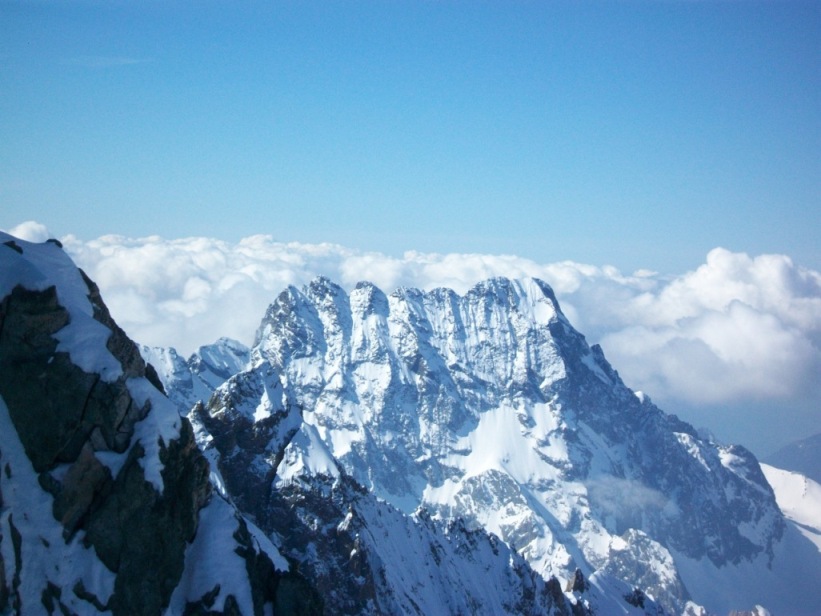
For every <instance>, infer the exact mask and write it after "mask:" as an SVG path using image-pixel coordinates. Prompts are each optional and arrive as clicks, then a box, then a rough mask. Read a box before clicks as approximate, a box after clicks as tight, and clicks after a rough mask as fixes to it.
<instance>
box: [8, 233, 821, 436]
mask: <svg viewBox="0 0 821 616" xmlns="http://www.w3.org/2000/svg"><path fill="white" fill-rule="evenodd" d="M11 233H12V234H16V235H18V236H22V237H24V238H26V239H33V240H35V241H36V240H41V241H42V240H43V239H46V238H47V237H48V235H49V234H48V230H47V229H46V228H45V227H44V226H43V225H40V224H38V223H34V222H29V223H24V224H22V225H20V226H18V227H16V228H15V229H13V230H11ZM62 241H63V243H64V245H65V248H66V250H67V251H68V252H69V253H70V254H71V255H72V256H73V257H74V259H75V260H76V261H77V263H78V264H79V265H80V266H81V267H83V268H84V269H85V270H86V272H87V273H88V274H89V275H90V276H91V278H92V279H94V280H96V282H97V283H98V284H99V286H100V288H101V290H102V292H103V296H104V298H105V300H106V303H107V304H108V305H109V308H110V309H111V312H112V314H113V315H114V317H115V318H116V319H117V321H118V322H119V323H120V324H121V326H122V327H123V328H124V329H125V330H126V331H127V332H128V333H129V334H130V335H131V336H132V337H133V338H135V339H136V340H138V341H139V342H141V343H144V344H149V345H173V346H175V347H177V349H178V350H179V351H180V352H181V353H183V354H188V353H190V352H192V351H193V350H195V349H196V347H197V346H199V345H202V344H207V343H209V342H212V341H213V340H215V339H216V338H217V337H219V336H230V337H233V338H237V339H239V340H241V341H243V342H245V343H250V342H251V340H252V338H253V334H254V332H255V331H256V328H257V325H258V323H259V320H260V318H261V317H262V315H263V313H264V311H265V309H266V307H267V306H268V304H269V303H270V302H272V301H273V300H274V298H276V296H277V295H278V294H279V293H280V292H281V291H282V289H283V288H285V287H286V286H287V285H289V284H295V285H302V284H305V283H307V282H309V281H310V280H311V279H313V278H314V277H316V276H318V275H320V274H321V275H325V276H328V277H329V278H331V279H332V280H335V281H337V282H338V283H339V284H341V285H342V286H343V287H346V288H347V289H351V288H353V286H354V285H355V284H356V283H357V282H358V281H360V280H370V281H371V282H373V283H374V284H376V285H377V286H379V287H381V288H382V289H383V290H385V291H386V292H388V293H390V292H391V291H392V290H394V289H395V288H397V287H399V286H415V287H421V288H424V289H431V288H434V287H437V286H448V287H451V288H454V289H455V290H456V291H457V292H465V291H466V290H467V289H469V288H470V287H471V286H472V285H473V284H475V283H476V282H479V281H480V280H483V279H486V278H488V277H491V276H508V277H510V278H519V277H526V276H535V277H539V278H542V279H543V280H545V281H546V282H548V283H549V284H550V285H551V286H553V288H554V290H555V291H556V294H557V296H558V298H559V300H560V302H561V305H562V309H563V310H564V312H565V314H566V315H567V316H568V318H569V319H570V320H571V322H572V323H573V324H574V325H575V326H576V327H577V328H578V329H579V330H580V331H581V332H583V333H584V334H585V335H586V336H587V338H588V340H589V341H590V342H591V343H593V342H600V343H601V344H602V346H603V348H604V350H605V353H606V355H607V357H608V359H609V360H610V361H611V363H613V365H614V367H616V368H617V369H618V371H619V373H620V374H621V375H622V377H623V378H624V380H625V382H626V383H627V384H628V385H629V386H631V387H633V388H634V389H640V390H643V391H645V392H647V393H649V394H650V395H651V396H652V397H653V398H654V399H655V400H657V401H658V402H660V403H661V404H662V406H663V407H665V408H667V409H668V410H670V409H671V407H672V409H674V410H677V412H680V414H682V415H684V417H685V419H687V418H688V417H687V415H686V413H683V412H681V411H680V410H679V409H680V408H687V407H690V408H696V407H697V408H707V407H709V408H722V407H728V408H729V407H730V406H733V405H736V406H738V405H740V404H748V403H749V404H750V405H751V408H752V406H755V408H756V409H758V410H757V411H756V413H757V415H755V416H752V415H751V416H750V417H748V418H745V419H744V420H745V421H748V422H750V425H751V426H752V425H754V424H755V422H759V423H761V422H765V423H766V422H767V421H770V422H777V421H779V419H780V417H779V414H783V412H784V409H789V408H798V407H801V408H802V409H804V410H803V411H802V412H804V415H805V419H807V421H809V422H815V425H821V421H818V420H819V419H821V417H819V413H821V409H820V408H819V406H818V403H817V400H818V399H819V396H820V395H821V389H819V385H818V382H819V381H821V378H819V377H821V274H819V272H816V271H813V270H809V269H806V268H802V267H800V266H798V265H796V264H794V263H793V262H792V261H791V260H790V259H789V258H788V257H786V256H783V255H761V256H757V257H750V256H748V255H746V254H740V253H732V252H729V251H727V250H724V249H721V248H717V249H715V250H713V251H711V252H710V253H709V254H708V255H707V258H706V261H705V263H704V264H703V265H701V266H700V267H699V268H697V269H696V270H695V271H692V272H687V273H684V274H681V275H678V276H674V277H664V276H660V275H658V274H655V273H653V272H650V271H646V270H645V271H638V272H635V273H633V274H630V275H625V274H622V273H621V272H619V271H618V270H616V269H615V268H612V267H597V266H592V265H587V264H580V263H574V262H570V261H565V262H559V263H548V264H539V263H536V262H534V261H531V260H529V259H525V258H522V257H517V256H513V255H479V254H429V253H418V252H408V253H405V254H404V255H403V256H401V257H391V256H387V255H384V254H380V253H368V252H361V251H357V250H353V249H350V248H346V247H344V246H339V245H334V244H299V243H283V242H277V241H274V240H273V239H272V238H271V237H269V236H263V235H258V236H253V237H248V238H245V239H243V240H241V241H240V242H238V243H229V242H224V241H220V240H216V239H208V238H184V239H175V240H167V239H162V238H159V237H148V238H140V239H134V238H125V237H120V236H104V237H100V238H97V239H95V240H91V241H82V240H80V239H78V238H76V237H73V236H68V237H65V238H63V239H62ZM768 408H769V409H770V411H768V412H770V415H769V416H767V415H766V412H767V411H766V409H768ZM810 408H811V409H812V410H811V411H807V409H810ZM762 409H765V410H762ZM728 412H729V411H728ZM808 413H809V414H808ZM690 420H691V421H696V420H694V419H693V418H692V417H690ZM807 421H805V422H804V425H808V424H807ZM702 423H707V424H708V425H709V427H711V428H715V427H716V426H715V422H712V424H711V421H710V420H709V418H708V420H705V421H704V422H702ZM782 423H783V422H782ZM710 424H711V425H710ZM796 429H798V428H796ZM719 432H720V430H719Z"/></svg>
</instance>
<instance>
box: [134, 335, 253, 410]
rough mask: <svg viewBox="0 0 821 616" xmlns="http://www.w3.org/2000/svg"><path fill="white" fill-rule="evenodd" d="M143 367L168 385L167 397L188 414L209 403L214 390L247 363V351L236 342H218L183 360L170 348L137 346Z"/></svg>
mask: <svg viewBox="0 0 821 616" xmlns="http://www.w3.org/2000/svg"><path fill="white" fill-rule="evenodd" d="M140 354H141V355H142V357H143V359H144V360H145V361H146V363H148V364H150V365H151V366H153V367H154V369H155V370H156V371H157V373H158V376H159V378H160V380H161V381H162V382H163V383H165V384H167V385H168V387H167V394H168V397H169V398H170V399H171V401H172V402H174V403H175V404H176V405H177V406H178V407H179V408H180V409H185V412H188V410H189V409H191V407H193V406H194V405H195V404H196V403H197V402H198V401H200V400H208V398H210V397H211V394H212V393H214V390H215V389H216V388H217V387H219V386H220V385H222V384H223V383H224V382H225V381H227V380H228V379H229V378H230V377H231V376H233V375H234V374H236V373H238V372H239V371H240V370H242V369H243V368H244V367H245V366H246V364H247V363H248V358H249V356H250V349H248V347H246V346H245V345H244V344H242V343H241V342H238V341H237V340H232V339H230V338H220V339H219V340H217V341H216V342H215V343H213V344H209V345H206V346H202V347H200V348H199V349H197V350H196V352H194V353H193V354H191V356H190V357H189V358H188V359H187V360H186V359H183V358H182V357H180V356H179V354H178V353H177V351H176V350H175V349H173V348H170V347H166V348H161V347H148V346H145V345H142V346H140Z"/></svg>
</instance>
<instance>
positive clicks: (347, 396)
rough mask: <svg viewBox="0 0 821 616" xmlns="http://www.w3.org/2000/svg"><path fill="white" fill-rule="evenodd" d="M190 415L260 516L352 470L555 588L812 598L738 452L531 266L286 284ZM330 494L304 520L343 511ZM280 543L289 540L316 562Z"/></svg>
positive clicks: (747, 605)
mask: <svg viewBox="0 0 821 616" xmlns="http://www.w3.org/2000/svg"><path fill="white" fill-rule="evenodd" d="M172 388H173V386H172ZM191 417H192V421H194V423H195V426H196V427H197V431H198V435H199V436H198V438H199V439H200V442H201V444H202V446H203V447H204V448H205V449H206V451H208V450H209V449H211V450H212V453H211V454H210V455H211V459H212V460H214V461H215V462H216V463H217V466H218V468H220V469H221V471H222V473H223V474H224V475H225V476H224V477H222V480H223V481H224V484H223V485H224V486H225V489H226V491H227V493H229V494H232V495H234V497H235V498H236V500H237V502H238V503H239V506H240V508H242V509H243V510H244V511H246V512H248V513H250V514H252V515H253V516H254V519H255V520H256V521H257V522H258V523H259V525H260V526H261V527H262V528H264V529H265V530H266V531H268V532H271V533H277V532H279V531H278V530H277V529H279V528H280V526H279V525H278V522H277V520H280V519H281V518H282V516H278V514H277V513H276V512H278V511H280V512H281V511H285V510H291V509H293V508H294V507H295V506H296V504H298V503H300V502H302V500H305V501H309V502H314V501H313V499H317V498H319V497H318V496H317V495H318V494H325V495H326V496H327V494H328V493H329V492H328V491H329V490H331V488H328V481H330V482H331V484H330V485H332V486H333V485H336V484H335V483H334V481H344V482H349V481H353V482H354V484H356V485H359V486H362V487H363V488H365V492H364V493H363V494H365V495H371V496H368V498H373V499H376V500H377V501H378V500H383V501H385V502H386V503H388V504H390V506H391V511H395V512H400V513H403V514H404V515H406V516H419V512H420V511H424V512H427V515H428V516H429V517H430V518H431V519H432V520H433V521H435V522H438V523H440V524H441V525H443V528H447V527H449V526H450V525H453V524H457V523H458V524H463V525H464V527H465V529H466V530H468V531H471V530H473V531H480V532H483V533H484V532H486V533H490V534H492V535H493V536H496V537H498V538H500V539H501V540H502V542H503V543H504V544H505V545H506V546H508V547H509V548H510V549H511V550H513V551H514V552H515V553H516V554H518V555H520V556H521V557H522V558H523V559H524V562H526V563H527V564H528V566H529V567H530V568H531V569H533V570H534V571H535V572H537V573H538V574H540V575H541V576H542V577H543V578H544V579H546V580H550V579H551V578H552V577H555V578H557V579H558V582H559V584H560V586H561V587H563V588H566V587H567V586H568V585H569V586H570V587H572V585H573V584H572V581H573V579H574V578H575V576H576V571H577V570H578V571H579V572H580V573H581V574H582V576H583V578H584V579H586V580H588V583H590V582H594V581H596V580H605V579H606V580H619V581H620V583H622V584H626V587H628V588H638V589H642V591H643V592H644V593H646V595H647V596H648V597H652V598H653V599H655V600H656V601H657V602H658V604H659V605H661V606H664V607H665V608H666V609H668V610H669V611H671V612H682V611H684V610H691V611H695V610H696V609H697V608H696V606H695V604H699V605H703V606H705V607H706V608H707V609H708V610H710V611H713V612H715V613H726V612H728V611H730V610H742V609H752V608H753V607H754V606H755V605H763V606H765V607H767V608H769V609H771V610H773V611H774V613H778V612H779V611H781V612H783V613H791V614H800V613H805V614H810V613H814V612H815V611H816V609H817V606H818V605H821V592H819V590H818V587H819V584H818V583H817V582H818V581H819V580H818V574H817V571H821V560H819V559H818V554H817V550H815V547H814V546H813V545H812V544H811V543H810V542H809V541H807V540H806V538H804V537H803V536H801V535H800V533H798V532H797V531H795V529H794V528H793V527H792V526H788V525H787V524H786V523H785V520H784V517H783V515H782V513H781V511H780V510H779V508H778V505H777V504H776V501H775V498H774V495H773V491H772V489H771V488H770V486H769V484H768V482H767V480H766V479H765V477H764V475H763V474H762V472H761V469H760V467H759V465H758V462H757V461H756V460H755V458H754V456H753V455H752V454H751V453H750V452H748V451H747V450H745V449H744V448H743V447H740V446H723V445H718V444H716V443H712V442H709V441H705V440H703V439H702V438H700V437H699V436H698V434H697V433H696V431H695V430H694V429H693V428H692V427H691V426H689V425H688V424H686V423H684V422H682V421H680V420H678V419H677V418H675V417H674V416H669V415H666V414H664V413H663V412H662V411H660V410H659V409H658V408H657V407H655V405H653V403H652V402H651V401H650V399H649V398H648V397H647V396H644V395H642V394H636V393H634V392H632V391H631V390H630V389H628V388H627V387H626V386H625V385H624V383H623V382H622V381H621V379H620V378H619V376H618V374H617V373H616V372H615V371H614V370H613V369H612V367H611V366H610V365H609V364H608V363H607V361H606V360H605V358H604V355H603V353H602V350H601V349H600V348H599V347H597V346H593V347H590V346H588V344H587V343H586V341H585V339H584V337H583V336H582V335H581V334H579V333H578V332H577V331H576V330H575V329H573V327H572V326H571V325H570V323H569V322H568V321H567V319H566V318H565V317H564V315H563V314H562V312H561V310H560V308H559V306H558V303H557V301H556V299H555V296H554V295H553V293H552V291H551V289H550V288H549V287H548V286H547V285H546V284H544V283H543V282H541V281H538V280H527V281H509V280H505V279H494V280H490V281H487V282H485V283H482V284H480V285H478V286H476V287H475V288H474V289H472V290H471V291H469V292H468V293H466V294H465V295H464V296H459V295H457V294H455V293H454V292H452V291H448V290H445V289H438V290H435V291H432V292H422V291H419V290H413V289H400V290H398V291H396V292H394V293H392V294H391V295H390V296H386V295H385V294H384V293H383V292H382V291H380V290H379V289H377V288H375V287H374V286H373V285H370V284H368V283H361V284H360V285H358V286H357V287H356V288H355V289H354V290H353V291H352V292H351V293H350V294H348V293H346V292H345V291H344V290H343V289H341V288H340V287H338V286H337V285H335V284H333V283H332V282H330V281H329V280H326V279H322V278H320V279H317V280H316V281H314V282H313V283H312V284H310V285H308V286H307V287H305V288H304V289H301V290H300V289H296V288H294V287H289V288H288V289H286V290H285V291H284V292H283V293H282V294H281V295H280V296H279V297H278V298H277V300H276V301H275V302H274V303H273V304H272V305H271V306H270V308H269V309H268V311H267V313H266V314H265V316H264V318H263V320H262V323H261V325H260V328H259V330H258V333H257V338H256V342H255V345H254V347H253V348H252V350H251V354H250V360H249V363H248V366H247V368H246V369H245V370H244V371H243V372H241V373H239V374H238V375H236V376H235V377H232V378H231V379H229V380H228V381H226V382H225V383H224V384H223V385H221V386H220V387H219V388H217V390H216V392H215V394H214V397H213V398H212V399H211V401H210V402H209V403H208V404H207V405H205V406H199V407H197V408H196V409H195V410H194V412H193V413H192V415H191ZM217 424H219V425H217ZM230 425H237V426H241V429H239V430H235V431H232V430H230V429H228V426H230ZM217 450H218V453H216V452H217ZM241 469H252V471H251V472H252V474H254V475H255V476H256V477H257V479H256V480H254V481H253V482H251V484H253V485H255V486H257V488H255V489H252V490H249V489H248V488H247V486H243V482H244V481H245V480H243V478H242V472H241ZM246 475H247V476H248V475H249V473H248V472H246ZM263 486H267V490H265V489H259V488H262V487H263ZM287 495H290V496H287ZM283 498H284V499H285V500H286V501H287V506H286V505H284V504H283ZM363 498H365V496H363ZM289 499H290V500H289ZM325 500H327V499H325ZM331 500H333V499H331ZM345 500H346V499H345V498H342V500H341V501H340V508H339V511H336V512H334V513H328V514H327V515H326V516H318V517H317V519H319V520H324V522H323V523H324V524H325V525H326V526H329V525H330V524H331V522H332V521H335V522H338V523H339V524H342V521H341V520H339V517H340V516H341V515H342V508H341V507H342V505H341V503H344V502H345ZM323 502H325V501H323ZM362 509H363V510H366V509H367V507H365V506H363V507H362ZM307 511H308V513H306V514H305V516H306V519H308V518H310V517H311V515H316V514H311V513H310V507H308V508H307ZM392 515H393V514H392ZM360 518H363V519H366V520H368V517H367V516H366V515H364V514H360ZM302 523H306V522H305V520H304V519H303V520H302ZM372 523H373V522H372V521H368V522H367V523H366V526H367V527H368V528H371V526H370V524H372ZM337 527H339V526H337ZM386 533H387V534H386V536H388V535H390V531H386ZM289 541H290V540H289V538H288V537H283V538H282V539H281V542H280V545H281V546H285V547H283V550H284V551H285V552H286V553H289V554H290V555H292V556H293V557H295V558H298V559H303V560H304V561H305V562H313V563H314V566H317V563H320V562H322V559H321V558H318V557H316V555H314V556H315V557H314V558H313V560H312V558H311V550H316V549H317V548H316V546H313V547H312V545H311V544H310V542H307V543H304V544H300V545H296V544H294V543H293V542H292V541H291V542H289ZM383 562H384V561H383ZM309 566H310V565H309ZM377 586H378V584H377ZM601 586H602V588H600V589H599V591H597V592H600V594H602V595H603V596H611V595H612V594H613V593H611V594H610V595H608V592H607V591H606V590H603V587H604V586H606V584H605V583H604V582H601ZM615 594H616V595H618V594H621V596H622V597H623V596H624V593H615ZM374 596H376V595H374ZM393 596H394V597H395V593H394V595H393ZM648 601H649V599H648ZM377 603H378V601H377ZM583 604H584V603H583V602H580V603H579V605H583ZM586 605H588V606H589V605H590V602H589V601H588V602H587V604H586Z"/></svg>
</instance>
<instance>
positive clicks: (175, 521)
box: [0, 235, 321, 614]
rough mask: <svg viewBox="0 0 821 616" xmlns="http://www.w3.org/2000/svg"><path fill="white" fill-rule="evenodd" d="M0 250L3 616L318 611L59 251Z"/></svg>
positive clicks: (20, 245) (33, 247)
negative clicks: (224, 492)
mask: <svg viewBox="0 0 821 616" xmlns="http://www.w3.org/2000/svg"><path fill="white" fill-rule="evenodd" d="M0 239H2V243H0V298H2V299H0V613H3V614H5V613H14V614H42V613H48V614H94V613H113V614H161V613H168V614H183V613H185V614H205V613H215V612H224V613H233V614H237V613H242V614H262V613H264V612H265V610H266V606H268V607H267V609H268V610H269V611H270V610H277V609H278V608H280V607H281V606H283V605H289V606H291V608H292V609H291V611H293V612H299V611H300V610H302V611H303V612H305V613H312V612H315V611H316V610H317V609H319V608H318V606H319V605H321V600H320V598H319V597H318V595H316V593H314V592H313V591H312V590H311V589H310V587H309V585H308V584H307V583H305V581H304V580H303V579H302V578H301V577H300V576H299V575H298V574H295V573H292V572H289V571H288V568H289V567H288V564H287V562H286V561H285V560H284V559H283V558H282V556H281V555H280V554H279V552H278V551H277V550H276V548H275V547H274V546H273V545H271V543H270V541H269V540H268V539H267V538H266V537H265V536H264V534H263V533H261V532H260V531H259V530H258V529H256V528H255V527H253V526H252V525H250V524H249V523H248V521H247V520H245V519H244V518H243V517H242V516H240V515H239V514H238V512H237V511H236V510H235V508H234V506H233V505H232V504H231V503H230V501H228V500H226V499H225V498H224V497H222V496H220V495H219V494H218V493H217V492H215V491H214V490H213V489H212V485H211V483H210V480H209V465H208V462H207V460H206V459H205V458H204V456H203V455H202V453H201V452H200V451H199V449H198V448H197V445H196V442H195V440H194V434H193V431H192V428H191V424H190V423H189V422H188V420H187V419H185V418H184V417H181V416H180V415H179V413H178V412H177V409H176V407H175V406H174V405H173V404H171V403H170V402H169V401H168V400H167V399H166V397H165V396H164V394H163V393H162V384H161V383H160V381H159V380H158V379H157V375H156V373H155V372H154V371H153V369H151V368H150V366H146V364H145V362H144V361H143V359H142V357H141V355H140V353H139V349H138V348H137V346H136V345H135V344H134V343H133V342H132V341H131V340H129V339H128V338H127V337H126V336H125V334H124V333H123V331H122V330H121V329H120V328H119V327H117V325H116V324H115V323H114V321H113V320H112V319H111V316H110V314H109V312H108V310H107V308H106V307H105V304H104V303H103V301H102V298H101V297H100V294H99V290H98V289H97V287H96V286H95V285H94V284H93V283H92V282H91V281H90V280H89V279H88V278H87V277H85V275H84V274H83V273H82V272H81V271H79V270H77V269H76V268H75V267H74V265H73V263H72V262H71V260H70V259H69V258H68V257H67V256H66V255H65V254H64V253H63V251H62V249H61V247H60V246H59V244H57V243H56V242H49V243H46V244H30V243H27V242H23V241H20V240H15V239H14V238H11V237H10V236H7V235H4V236H2V238H0ZM279 611H281V610H279Z"/></svg>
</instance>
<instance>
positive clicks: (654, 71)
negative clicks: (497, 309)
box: [0, 1, 821, 273]
mask: <svg viewBox="0 0 821 616" xmlns="http://www.w3.org/2000/svg"><path fill="white" fill-rule="evenodd" d="M29 219H34V220H38V221H40V222H41V223H44V224H46V225H47V226H48V227H49V229H51V231H52V232H54V233H56V234H57V235H61V234H64V233H73V234H76V235H78V236H80V237H83V238H94V237H97V236H99V235H103V234H106V233H118V234H123V235H127V236H132V237H136V236H145V235H151V234H160V235H163V236H165V237H183V236H192V235H203V236H209V237H220V238H223V239H226V240H229V241H237V240H239V239H240V238H242V237H244V236H248V235H251V234H254V233H269V234H272V235H273V236H274V237H275V238H276V239H278V240H281V241H302V242H326V241H327V242H335V243H340V244H343V245H345V246H351V247H354V248H356V249H359V250H374V251H381V252H384V253H386V254H389V255H390V254H401V253H402V252H404V251H406V250H420V251H437V252H477V253H489V254H505V253H508V254H509V253H512V254H517V255H521V256H523V257H527V258H530V259H534V260H536V261H539V262H547V261H555V260H561V259H573V260H576V261H581V262H586V263H594V264H597V265H604V264H612V265H615V266H617V267H619V268H621V269H623V270H624V271H628V272H629V271H632V270H634V269H637V268H649V269H653V270H657V271H661V272H671V273H672V272H683V271H686V270H688V269H693V268H695V267H697V266H698V265H699V264H700V263H702V262H703V260H704V256H705V255H706V254H707V252H708V251H709V250H710V249H712V248H714V247H716V246H723V247H726V248H728V249H730V250H733V251H740V252H748V253H750V254H753V255H756V254H762V253H781V254H787V255H790V256H791V257H792V258H793V259H794V260H795V261H796V262H798V263H801V264H803V265H806V266H808V267H812V268H815V269H818V268H820V267H821V242H819V241H818V233H819V229H821V4H820V3H818V2H806V3H803V2H790V1H779V2H763V3H760V2H715V3H714V2H615V3H588V2H580V3H576V2H574V3H565V2H549V3H536V2H478V3H467V2H355V3H352V2H330V3H325V2H323V3H318V2H243V3H228V2H214V1H209V2H198V3H191V2H171V3H161V2H106V3H102V2H59V3H58V2H5V1H3V2H0V228H6V229H8V228H11V227H13V226H14V225H16V224H18V223H20V222H22V221H24V220H29Z"/></svg>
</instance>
